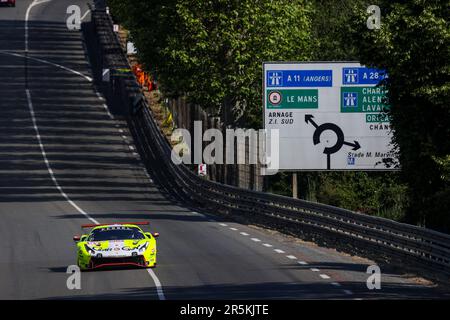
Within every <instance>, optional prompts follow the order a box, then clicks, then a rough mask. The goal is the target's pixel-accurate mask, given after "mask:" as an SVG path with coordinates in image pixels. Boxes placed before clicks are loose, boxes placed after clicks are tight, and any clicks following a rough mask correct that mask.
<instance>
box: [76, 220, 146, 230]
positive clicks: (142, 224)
mask: <svg viewBox="0 0 450 320" xmlns="http://www.w3.org/2000/svg"><path fill="white" fill-rule="evenodd" d="M123 224H134V225H136V226H148V225H149V224H150V222H148V221H139V222H116V223H100V224H83V225H81V228H82V229H87V228H95V227H102V226H114V225H123Z"/></svg>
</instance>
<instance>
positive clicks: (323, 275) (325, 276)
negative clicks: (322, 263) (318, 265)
mask: <svg viewBox="0 0 450 320" xmlns="http://www.w3.org/2000/svg"><path fill="white" fill-rule="evenodd" d="M319 276H320V277H321V278H322V279H330V277H329V276H328V275H326V274H323V273H322V274H319Z"/></svg>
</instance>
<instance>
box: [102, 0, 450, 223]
mask: <svg viewBox="0 0 450 320" xmlns="http://www.w3.org/2000/svg"><path fill="white" fill-rule="evenodd" d="M108 3H109V6H110V8H111V11H112V13H113V14H114V16H115V17H117V18H118V19H119V20H120V21H121V23H122V24H124V25H125V26H126V27H127V29H129V30H130V34H131V36H132V40H133V41H134V42H135V45H136V47H137V49H138V53H139V58H140V61H141V62H143V63H144V65H145V67H146V69H147V70H151V71H152V72H153V73H154V75H155V76H156V77H157V79H158V81H159V83H160V88H161V89H162V90H163V91H164V93H165V94H166V95H169V96H170V95H171V96H178V95H185V96H187V97H188V98H189V100H190V101H191V102H193V103H197V104H200V105H201V106H202V107H204V108H206V109H208V110H209V112H210V114H213V115H220V116H221V117H222V120H224V121H225V122H226V123H227V124H234V125H237V126H242V127H254V128H258V127H260V126H261V80H262V68H261V67H262V62H263V61H282V60H297V61H301V60H308V61H313V60H321V61H327V60H329V61H333V60H334V61H337V60H340V61H345V60H347V61H349V60H357V61H361V63H363V64H366V65H368V66H374V67H378V68H385V69H387V70H388V72H389V76H390V78H389V81H388V83H387V84H386V85H387V87H388V89H389V99H390V104H391V105H392V108H391V111H390V112H391V116H392V119H393V120H392V126H393V129H394V131H393V135H394V141H393V143H394V147H395V148H396V149H395V150H396V151H397V152H398V155H399V158H400V162H401V166H402V172H401V174H396V173H394V174H393V173H373V172H368V173H365V172H332V173H301V174H299V180H300V182H299V184H300V196H301V197H303V198H306V199H308V200H313V201H319V202H323V203H329V204H332V205H336V206H340V207H344V208H348V209H351V210H358V211H361V212H365V213H368V214H374V215H381V216H385V217H389V218H393V219H403V217H404V219H405V220H406V221H408V222H411V223H418V224H422V225H426V226H428V227H432V228H435V229H439V230H444V231H445V230H446V231H449V230H450V218H449V216H450V215H449V214H448V208H449V198H450V191H449V190H450V187H449V180H450V178H449V177H450V158H449V153H450V152H449V150H450V139H449V138H450V125H449V119H450V111H449V110H450V27H449V21H448V18H449V17H450V2H449V1H448V0H445V1H438V0H412V1H408V2H406V1H388V0H377V1H365V0H333V1H332V0H292V1H290V0H278V1H272V0H259V1H254V0H216V1H202V0H155V1H145V0H109V1H108ZM370 4H377V5H379V6H380V7H381V13H382V19H381V26H382V28H381V29H380V30H369V29H368V28H367V25H366V21H367V18H368V14H367V12H366V10H367V7H368V5H370ZM400 176H401V178H402V179H403V181H404V182H406V184H404V183H403V182H401V180H400ZM290 186H291V175H290V174H287V173H280V174H278V175H276V176H274V177H270V178H269V191H271V192H277V193H281V194H284V195H287V196H290V195H291V187H290Z"/></svg>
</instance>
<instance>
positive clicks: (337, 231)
mask: <svg viewBox="0 0 450 320" xmlns="http://www.w3.org/2000/svg"><path fill="white" fill-rule="evenodd" d="M93 22H94V25H95V28H96V38H97V41H98V43H97V45H98V46H99V48H102V50H100V54H101V57H100V58H99V59H98V61H99V62H100V66H99V67H100V68H110V69H114V68H118V67H121V68H123V67H124V66H127V67H129V66H128V62H127V59H126V56H125V54H124V53H123V51H122V49H121V47H120V43H119V40H118V38H117V36H116V35H115V34H114V32H113V31H112V21H111V18H110V17H109V15H107V14H106V13H105V12H102V11H94V12H93ZM112 78H113V79H112V80H111V84H110V86H109V88H108V90H107V91H108V92H109V95H110V99H111V101H120V104H121V105H122V107H123V106H126V107H127V108H128V109H127V110H130V112H129V114H128V123H129V125H130V129H131V130H132V133H133V136H134V139H135V142H136V145H137V147H138V149H139V152H140V155H141V158H142V159H143V161H144V163H145V165H146V166H147V167H148V168H149V169H150V170H152V172H153V173H154V174H155V176H156V178H157V180H159V183H160V185H161V186H162V187H164V188H165V190H166V192H167V193H168V194H170V195H172V196H174V197H175V198H176V199H177V200H180V201H182V202H183V203H187V204H189V205H192V206H195V207H203V208H204V209H207V210H208V211H209V212H213V213H214V212H216V213H220V214H225V215H229V216H232V217H239V218H244V219H246V220H247V221H251V222H253V223H257V224H260V225H264V226H266V227H269V228H274V229H277V230H280V231H287V232H289V233H294V234H296V235H299V236H301V237H303V238H307V239H313V240H318V241H320V242H325V243H326V245H331V246H333V247H338V248H341V249H343V250H345V251H350V252H352V253H361V254H362V255H366V256H369V257H374V258H379V259H383V260H387V261H392V262H394V261H397V262H401V263H402V265H404V266H407V267H413V268H415V269H417V268H418V269H422V270H423V269H426V270H428V271H429V272H432V273H438V274H441V275H442V274H443V275H445V276H446V277H448V275H450V235H447V234H443V233H439V232H435V231H432V230H429V229H425V228H421V227H417V226H413V225H408V224H404V223H399V222H395V221H392V220H388V219H384V218H380V217H373V216H368V215H364V214H359V213H355V212H352V211H349V210H345V209H342V208H336V207H333V206H328V205H324V204H319V203H312V202H308V201H304V200H299V199H292V198H288V197H283V196H279V195H274V194H269V193H263V192H256V191H251V190H245V189H240V188H237V187H234V186H229V185H223V184H219V183H216V182H213V181H208V180H205V179H203V178H200V177H198V176H197V175H196V174H195V173H193V172H192V171H191V170H190V169H189V168H187V167H186V166H184V165H175V164H174V163H173V162H172V161H171V148H170V145H169V143H168V141H167V140H166V138H165V136H164V135H163V134H162V132H161V130H160V128H159V127H158V125H157V123H156V122H155V120H154V118H153V116H152V113H151V110H150V109H149V108H148V106H147V103H146V101H145V99H139V98H138V99H136V97H139V96H140V95H141V91H140V90H141V89H140V87H139V86H138V84H137V82H136V80H135V79H134V77H133V76H132V75H130V76H129V77H123V76H121V77H117V78H114V76H112Z"/></svg>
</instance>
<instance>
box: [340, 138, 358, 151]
mask: <svg viewBox="0 0 450 320" xmlns="http://www.w3.org/2000/svg"><path fill="white" fill-rule="evenodd" d="M353 142H354V143H351V142H347V141H344V144H345V145H347V146H350V147H353V151H356V150H358V149H360V148H361V145H360V144H359V142H358V141H356V140H354V141H353Z"/></svg>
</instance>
